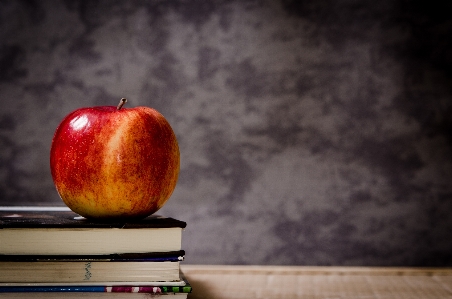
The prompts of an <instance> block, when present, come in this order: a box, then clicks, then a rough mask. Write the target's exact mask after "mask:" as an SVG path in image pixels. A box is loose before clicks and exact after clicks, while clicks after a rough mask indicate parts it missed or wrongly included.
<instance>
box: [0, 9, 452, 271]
mask: <svg viewBox="0 0 452 299" xmlns="http://www.w3.org/2000/svg"><path fill="white" fill-rule="evenodd" d="M451 8H452V7H451V5H450V4H447V3H446V4H442V5H438V3H436V4H435V5H431V6H430V7H428V6H420V5H419V6H416V5H414V4H412V3H411V2H410V1H403V0H395V1H393V0H384V1H346V0H341V1H333V0H323V1H297V0H285V1H182V0H179V1H161V0H154V1H122V2H121V1H115V2H113V1H3V0H2V1H0V98H1V104H0V105H1V108H0V204H1V205H62V202H61V201H60V199H59V198H58V195H57V193H56V191H55V189H54V187H53V183H52V180H51V176H50V171H49V158H48V157H49V148H50V143H51V139H52V135H53V132H54V130H55V128H56V127H57V125H58V123H59V122H60V121H61V119H62V118H63V117H64V116H65V115H66V114H68V113H69V112H70V111H72V110H74V109H76V108H79V107H84V106H92V105H116V104H117V102H118V101H119V99H120V98H121V97H127V98H128V99H129V103H128V105H129V106H138V105H147V106H151V107H154V108H156V109H158V110H159V111H161V112H162V113H163V114H164V115H165V116H166V117H167V119H168V120H169V121H170V123H171V124H172V126H173V128H174V130H175V132H176V134H177V136H178V139H179V142H180V148H181V159H182V160H181V163H182V165H181V167H182V169H181V174H180V180H179V183H178V186H177V188H176V191H175V193H174V194H173V196H172V198H171V199H170V200H169V202H168V203H167V205H166V206H165V207H164V208H163V209H162V210H161V211H160V212H159V213H160V214H164V215H169V216H173V217H177V218H180V219H182V220H185V221H187V222H188V228H187V230H186V231H185V235H184V240H183V244H184V248H185V249H186V251H187V263H213V264H219V263H226V264H299V265H424V266H425V265H430V266H444V265H449V266H452V238H451V237H450V235H451V232H452V218H451V216H450V215H451V213H452V185H451V178H452V138H451V137H452V136H451V133H450V131H452V130H451V129H452V128H451V119H452V113H451V112H452V111H451V107H452V104H451V96H452V84H451V83H452V80H451V79H452V56H451V53H452V47H451V45H452V38H451V36H450V32H451V30H452V19H451V18H450V11H451Z"/></svg>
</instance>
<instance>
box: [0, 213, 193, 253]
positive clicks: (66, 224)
mask: <svg viewBox="0 0 452 299" xmlns="http://www.w3.org/2000/svg"><path fill="white" fill-rule="evenodd" d="M185 227H186V222H184V221H180V220H177V219H174V218H168V217H162V216H158V215H151V216H149V217H147V218H144V219H141V220H137V221H130V222H97V221H93V220H90V219H85V218H83V217H81V216H79V215H77V214H75V213H74V212H72V211H70V210H68V209H64V208H45V207H44V208H43V207H41V208H34V207H33V208H28V207H26V208H25V207H22V208H18V207H13V208H12V207H0V254H3V255H109V254H124V253H146V252H169V251H179V250H181V245H182V231H183V229H184V228H185Z"/></svg>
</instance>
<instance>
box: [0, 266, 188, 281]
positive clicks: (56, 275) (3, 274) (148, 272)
mask: <svg viewBox="0 0 452 299" xmlns="http://www.w3.org/2000/svg"><path fill="white" fill-rule="evenodd" d="M179 271H180V268H179V262H127V261H121V262H98V261H86V262H60V261H56V262H54V261H50V262H0V283H40V282H48V283H55V282H72V283H83V282H107V281H108V282H143V281H144V282H152V281H179V280H180V277H179Z"/></svg>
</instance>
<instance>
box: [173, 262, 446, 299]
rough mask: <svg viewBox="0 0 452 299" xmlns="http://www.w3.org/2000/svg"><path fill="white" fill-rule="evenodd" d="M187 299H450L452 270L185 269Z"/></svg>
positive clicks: (220, 267)
mask: <svg viewBox="0 0 452 299" xmlns="http://www.w3.org/2000/svg"><path fill="white" fill-rule="evenodd" d="M182 271H183V272H184V273H185V275H186V277H187V279H188V280H189V281H190V283H191V284H192V287H193V292H192V293H191V294H190V295H189V297H188V298H190V299H196V298H209V299H221V298H228V299H234V298H284V299H287V298H306V299H308V298H309V299H314V298H316V299H317V298H322V299H346V298H347V299H386V298H387V299H392V298H403V299H409V298H424V299H430V298H431V299H433V298H435V299H442V298H448V299H452V268H374V267H299V266H216V265H215V266H214V265H182Z"/></svg>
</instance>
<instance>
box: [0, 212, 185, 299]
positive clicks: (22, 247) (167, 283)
mask: <svg viewBox="0 0 452 299" xmlns="http://www.w3.org/2000/svg"><path fill="white" fill-rule="evenodd" d="M185 226H186V223H185V222H183V221H180V220H176V219H173V218H166V217H161V216H155V215H153V216H149V217H147V218H145V219H142V220H139V221H134V222H126V223H125V222H114V223H105V222H95V221H90V220H87V219H85V218H83V217H80V216H78V215H77V214H75V213H73V212H71V211H70V210H68V209H67V210H66V209H64V208H20V209H18V208H5V207H3V208H0V298H4V297H5V298H6V297H8V298H27V297H32V298H40V297H42V298H57V297H65V298H80V297H82V298H83V297H87V298H107V297H108V298H148V297H149V294H159V295H162V296H164V298H166V297H168V298H186V297H187V294H188V293H190V292H191V286H190V284H189V283H188V282H187V280H186V279H185V277H184V276H183V273H182V272H181V270H180V262H181V261H182V260H183V259H184V256H185V252H184V251H183V250H182V248H181V246H182V231H183V229H184V228H185ZM62 293H64V294H62Z"/></svg>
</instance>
